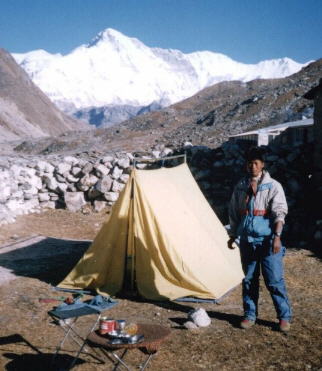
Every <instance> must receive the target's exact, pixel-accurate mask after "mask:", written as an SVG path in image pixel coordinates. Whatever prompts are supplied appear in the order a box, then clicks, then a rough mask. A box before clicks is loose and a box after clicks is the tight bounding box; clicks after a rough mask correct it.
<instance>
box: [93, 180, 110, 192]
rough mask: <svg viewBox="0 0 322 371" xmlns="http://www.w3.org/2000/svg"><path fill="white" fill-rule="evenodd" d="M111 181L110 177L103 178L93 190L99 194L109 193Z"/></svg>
mask: <svg viewBox="0 0 322 371" xmlns="http://www.w3.org/2000/svg"><path fill="white" fill-rule="evenodd" d="M112 183H113V179H112V178H111V177H110V176H104V178H102V179H100V180H99V181H98V182H97V183H96V184H95V189H96V190H97V191H99V192H100V193H106V192H109V191H110V190H111V188H112Z"/></svg>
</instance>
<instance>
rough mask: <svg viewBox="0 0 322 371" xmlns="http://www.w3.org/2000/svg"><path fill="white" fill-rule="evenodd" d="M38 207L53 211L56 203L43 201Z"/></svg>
mask: <svg viewBox="0 0 322 371" xmlns="http://www.w3.org/2000/svg"><path fill="white" fill-rule="evenodd" d="M40 207H41V208H43V209H55V208H56V202H54V201H44V202H41V203H40Z"/></svg>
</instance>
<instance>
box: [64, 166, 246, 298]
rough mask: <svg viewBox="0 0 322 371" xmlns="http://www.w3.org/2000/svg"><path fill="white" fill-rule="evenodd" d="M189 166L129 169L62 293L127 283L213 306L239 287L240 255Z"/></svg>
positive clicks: (150, 293) (151, 294)
mask: <svg viewBox="0 0 322 371" xmlns="http://www.w3.org/2000/svg"><path fill="white" fill-rule="evenodd" d="M227 241H228V234H227V232H226V229H225V228H224V226H223V225H222V224H221V222H220V221H219V219H218V217H217V216H216V214H215V213H214V211H213V210H212V208H211V207H210V205H209V204H208V202H207V200H206V199H205V197H204V195H203V194H202V192H201V190H200V189H199V187H198V184H197V183H196V181H195V180H194V178H193V176H192V174H191V172H190V170H189V168H188V166H187V165H186V164H182V165H179V166H176V167H173V168H161V169H157V170H137V169H134V170H133V171H132V173H131V176H130V179H129V181H128V183H127V185H126V186H125V188H124V190H123V191H122V192H121V194H120V197H119V199H118V201H117V202H116V203H115V205H114V206H113V209H112V214H111V216H110V218H109V220H108V221H107V222H106V223H104V224H103V226H102V228H101V230H100V232H99V233H98V235H97V237H96V238H95V240H94V242H93V243H92V245H91V246H90V247H89V249H88V250H87V252H86V253H85V254H84V256H83V257H82V258H81V260H80V261H79V262H78V264H77V265H76V266H75V268H74V269H73V270H72V271H71V272H70V273H69V275H68V276H67V277H66V278H65V279H64V281H63V282H61V283H60V285H59V286H60V287H64V288H79V289H85V288H88V289H95V290H96V291H97V292H98V293H100V294H110V295H114V294H116V293H117V292H119V291H121V289H122V287H123V284H124V280H130V281H132V282H135V285H136V287H137V289H138V291H139V293H140V294H141V295H142V296H144V297H146V298H148V299H152V300H162V299H165V298H166V299H170V300H174V299H177V298H181V297H185V296H194V297H198V298H210V299H217V298H219V297H221V296H222V295H224V294H225V293H226V292H228V291H229V290H231V289H232V288H233V287H235V286H237V285H238V284H239V283H240V282H241V280H242V278H243V272H242V268H241V263H240V256H239V250H238V249H235V250H230V249H228V247H227Z"/></svg>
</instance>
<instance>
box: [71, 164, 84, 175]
mask: <svg viewBox="0 0 322 371" xmlns="http://www.w3.org/2000/svg"><path fill="white" fill-rule="evenodd" d="M70 172H71V174H72V175H74V176H76V177H80V176H81V173H82V169H81V168H80V167H79V166H74V167H73V168H72V170H71V171H70Z"/></svg>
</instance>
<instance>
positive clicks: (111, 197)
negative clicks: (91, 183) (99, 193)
mask: <svg viewBox="0 0 322 371" xmlns="http://www.w3.org/2000/svg"><path fill="white" fill-rule="evenodd" d="M118 197H119V194H118V193H117V192H106V193H104V198H105V200H106V201H111V202H115V201H117V199H118Z"/></svg>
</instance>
